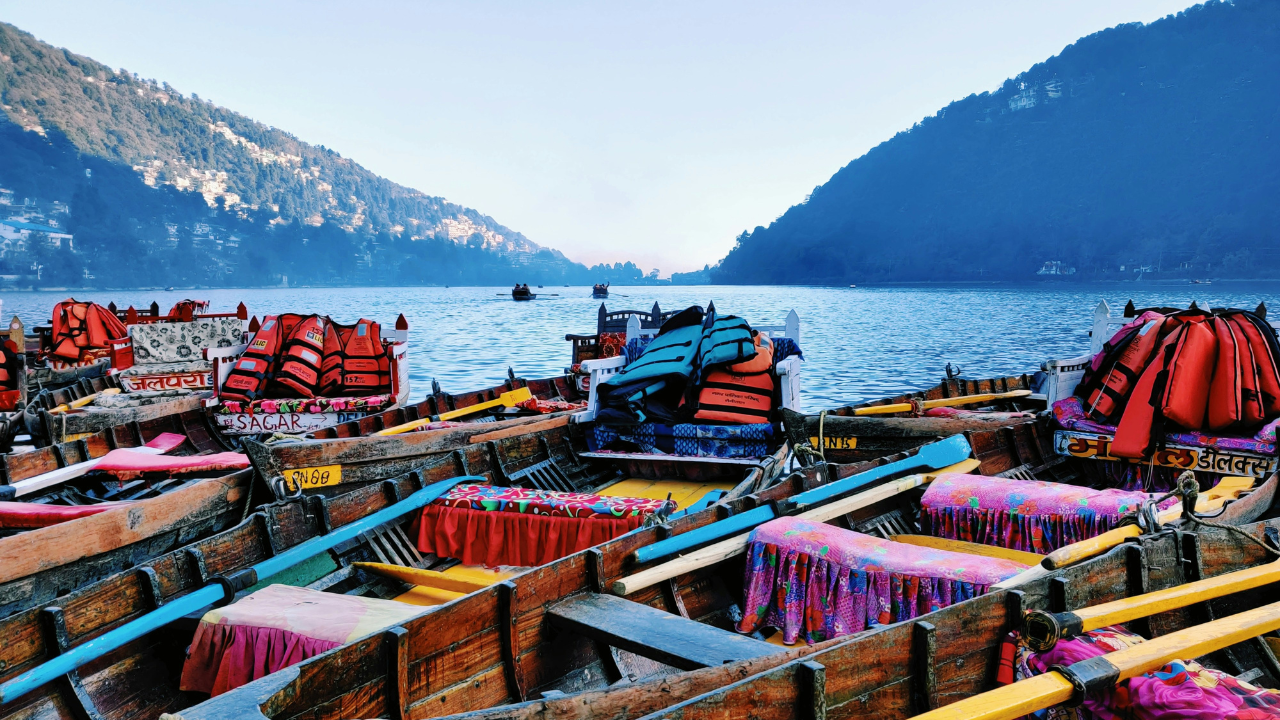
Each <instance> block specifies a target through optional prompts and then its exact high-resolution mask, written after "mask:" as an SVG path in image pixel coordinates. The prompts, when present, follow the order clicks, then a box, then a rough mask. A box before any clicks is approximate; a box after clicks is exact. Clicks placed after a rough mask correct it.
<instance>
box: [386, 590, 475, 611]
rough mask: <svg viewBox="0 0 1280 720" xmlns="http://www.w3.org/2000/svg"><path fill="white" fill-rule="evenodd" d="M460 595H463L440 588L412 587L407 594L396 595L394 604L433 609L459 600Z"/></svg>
mask: <svg viewBox="0 0 1280 720" xmlns="http://www.w3.org/2000/svg"><path fill="white" fill-rule="evenodd" d="M462 595H463V593H460V592H450V591H449V590H441V589H440V588H430V587H413V588H409V592H406V593H404V594H401V595H397V596H396V597H395V598H394V599H395V601H396V602H402V603H408V604H409V605H421V606H423V607H435V606H436V605H443V604H445V603H447V602H449V601H450V600H454V599H457V598H460V597H462Z"/></svg>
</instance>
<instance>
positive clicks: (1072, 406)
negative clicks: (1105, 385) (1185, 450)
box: [1053, 396, 1280, 455]
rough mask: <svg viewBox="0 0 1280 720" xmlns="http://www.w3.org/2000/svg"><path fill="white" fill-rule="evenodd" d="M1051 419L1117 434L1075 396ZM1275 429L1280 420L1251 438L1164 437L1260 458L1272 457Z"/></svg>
mask: <svg viewBox="0 0 1280 720" xmlns="http://www.w3.org/2000/svg"><path fill="white" fill-rule="evenodd" d="M1053 417H1054V420H1056V421H1057V423H1058V425H1059V426H1061V427H1062V428H1063V429H1064V430H1076V431H1079V432H1091V433H1101V434H1103V435H1115V434H1116V426H1115V425H1104V424H1102V423H1099V422H1094V421H1092V420H1090V419H1089V418H1088V416H1087V415H1086V414H1085V412H1084V401H1082V400H1081V399H1080V398H1078V397H1075V396H1071V397H1066V398H1063V399H1061V400H1059V401H1058V402H1056V403H1054V404H1053ZM1277 426H1280V418H1278V419H1276V420H1272V421H1271V422H1269V423H1267V424H1266V425H1264V426H1263V427H1262V429H1261V430H1259V431H1258V434H1257V435H1254V436H1253V437H1252V438H1243V437H1222V436H1215V435H1206V434H1204V433H1201V432H1195V431H1188V432H1177V433H1166V434H1165V436H1164V437H1165V440H1166V441H1167V442H1171V443H1178V444H1180V445H1193V446H1195V447H1206V448H1218V449H1221V450H1243V451H1245V452H1252V453H1258V454H1260V455H1275V454H1276V427H1277Z"/></svg>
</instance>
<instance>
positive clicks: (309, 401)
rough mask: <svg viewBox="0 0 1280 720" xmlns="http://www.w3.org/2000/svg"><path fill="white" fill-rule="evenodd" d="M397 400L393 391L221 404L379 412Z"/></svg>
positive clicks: (245, 409)
mask: <svg viewBox="0 0 1280 720" xmlns="http://www.w3.org/2000/svg"><path fill="white" fill-rule="evenodd" d="M395 400H396V398H395V396H394V395H369V396H366V397H334V398H331V397H318V398H296V399H294V398H286V399H273V398H267V399H265V400H254V401H253V402H247V403H246V402H240V401H239V400H223V401H222V403H221V404H220V405H218V412H219V413H221V414H224V415H226V414H235V413H249V414H250V415H271V414H288V413H329V412H342V413H347V412H364V413H370V412H377V411H378V410H381V409H383V408H385V407H387V406H388V405H391V404H392V403H394V402H395Z"/></svg>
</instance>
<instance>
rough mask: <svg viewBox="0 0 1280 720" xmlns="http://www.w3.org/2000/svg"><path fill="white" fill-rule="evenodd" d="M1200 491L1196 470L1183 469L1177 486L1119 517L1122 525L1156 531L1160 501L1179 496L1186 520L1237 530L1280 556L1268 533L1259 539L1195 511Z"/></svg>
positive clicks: (1158, 521) (1147, 531) (1219, 528)
mask: <svg viewBox="0 0 1280 720" xmlns="http://www.w3.org/2000/svg"><path fill="white" fill-rule="evenodd" d="M1199 495H1200V483H1199V481H1197V480H1196V475H1195V473H1193V472H1191V471H1190V470H1184V471H1183V472H1182V474H1181V475H1179V476H1178V484H1177V487H1175V488H1174V489H1173V490H1170V491H1169V492H1167V493H1165V494H1164V495H1162V496H1160V497H1158V498H1155V499H1152V500H1148V501H1147V502H1144V503H1143V504H1142V507H1141V508H1140V509H1139V510H1138V511H1137V512H1136V513H1134V514H1132V515H1127V516H1125V517H1124V518H1123V519H1122V520H1121V521H1120V525H1129V524H1133V523H1136V524H1137V525H1138V527H1140V528H1142V531H1143V532H1144V533H1150V532H1156V531H1158V530H1159V529H1160V520H1159V519H1158V514H1159V506H1160V503H1162V502H1164V501H1165V500H1168V499H1170V498H1178V499H1179V500H1181V501H1182V517H1183V519H1185V520H1186V521H1187V522H1189V523H1191V524H1192V525H1199V526H1201V527H1210V528H1216V529H1218V530H1225V531H1227V532H1229V533H1234V534H1236V535H1239V536H1240V537H1242V538H1244V539H1246V540H1248V541H1249V542H1252V543H1254V544H1256V545H1257V546H1259V547H1261V548H1262V549H1263V550H1266V551H1267V552H1268V553H1270V554H1272V555H1276V556H1280V548H1277V547H1276V546H1275V545H1272V544H1271V542H1270V540H1271V538H1270V537H1269V536H1267V535H1265V534H1264V536H1263V539H1258V538H1257V537H1256V536H1254V535H1252V534H1250V533H1248V532H1245V531H1244V530H1242V529H1240V528H1239V527H1237V526H1235V525H1228V524H1226V523H1218V522H1213V521H1212V520H1206V519H1204V518H1202V517H1200V516H1198V515H1196V513H1195V507H1196V498H1197V497H1198V496H1199Z"/></svg>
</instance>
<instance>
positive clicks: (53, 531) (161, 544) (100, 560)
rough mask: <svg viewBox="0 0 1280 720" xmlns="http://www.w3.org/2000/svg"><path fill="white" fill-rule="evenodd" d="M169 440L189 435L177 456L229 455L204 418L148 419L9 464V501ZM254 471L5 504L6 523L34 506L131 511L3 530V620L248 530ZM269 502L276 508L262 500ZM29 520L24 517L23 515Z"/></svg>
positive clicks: (103, 486) (2, 478) (156, 480)
mask: <svg viewBox="0 0 1280 720" xmlns="http://www.w3.org/2000/svg"><path fill="white" fill-rule="evenodd" d="M166 433H174V434H176V435H178V436H179V437H185V438H186V440H185V441H184V442H182V444H181V446H180V447H178V448H177V449H176V450H174V451H173V452H172V453H171V454H173V455H192V454H208V453H214V452H222V451H225V450H226V449H227V448H226V447H225V446H223V445H221V443H220V442H219V440H218V438H217V436H216V435H215V434H213V433H211V432H209V431H208V428H207V427H206V425H205V423H204V416H203V414H202V413H200V412H199V411H193V412H187V413H182V414H178V415H169V416H164V417H160V418H153V419H144V420H141V421H135V422H132V423H129V424H127V425H121V426H117V427H114V428H111V429H109V430H103V431H99V432H97V433H94V434H92V435H89V436H88V437H85V438H81V439H78V440H75V441H72V442H67V443H60V444H57V445H53V446H50V447H45V448H40V449H35V450H31V451H29V452H25V453H18V454H7V455H4V456H0V493H4V492H5V491H8V490H13V489H15V488H20V487H22V486H23V485H28V484H31V483H32V482H33V481H40V480H41V479H42V478H49V477H51V476H55V475H58V474H61V472H62V471H66V470H75V469H76V467H77V466H78V465H80V464H82V463H86V462H88V461H92V460H94V459H95V458H101V457H103V456H105V455H107V454H108V453H109V452H111V451H112V450H115V449H117V448H134V447H139V446H142V445H144V444H146V443H148V442H150V441H153V440H156V439H157V438H159V437H160V436H162V435H164V434H166ZM252 478H253V471H252V470H248V469H246V470H240V471H231V470H229V471H221V472H214V473H196V474H185V475H182V476H164V477H147V476H144V478H142V479H136V480H130V481H128V482H109V481H106V480H104V479H103V478H101V477H95V476H92V475H85V476H81V477H78V478H76V479H73V480H69V481H66V482H64V483H59V484H55V485H50V486H48V487H47V488H45V489H42V490H40V491H38V492H33V493H31V494H29V495H24V496H21V497H18V498H17V499H18V500H20V501H22V502H21V503H0V506H3V507H4V510H2V511H0V525H11V524H12V523H11V522H8V520H10V519H11V518H10V517H9V515H10V514H11V513H13V512H14V511H21V510H23V509H24V508H25V507H28V506H30V507H38V508H44V509H48V510H50V511H58V510H59V509H65V510H68V511H69V510H71V509H72V508H84V507H92V506H94V505H96V504H98V503H101V502H107V501H111V502H114V501H127V502H129V504H128V505H127V506H123V507H120V508H117V509H113V510H109V511H106V512H101V513H98V514H94V515H90V516H87V517H81V518H78V519H73V520H68V521H66V522H61V523H58V524H54V525H50V526H47V527H41V528H39V529H31V530H25V531H22V530H18V529H12V528H10V529H8V530H0V617H3V616H7V615H11V614H13V613H14V612H16V611H19V610H23V609H26V608H28V607H32V606H34V605H37V604H40V603H48V602H52V601H53V600H54V599H55V598H57V597H60V596H61V595H63V594H65V593H67V592H68V591H71V590H75V589H76V588H78V587H81V586H83V585H86V584H88V583H91V582H94V581H96V580H99V579H101V578H103V577H106V576H107V575H110V574H112V573H115V572H119V571H120V570H122V569H124V568H127V567H131V566H133V565H136V564H138V563H140V562H144V561H146V560H149V559H150V558H153V557H155V556H157V555H160V554H162V553H165V552H169V551H170V550H172V549H174V548H176V547H179V546H181V545H185V544H187V543H189V542H191V541H193V540H196V539H198V538H201V537H206V536H208V535H211V534H213V533H215V532H220V531H222V530H225V529H226V528H228V527H231V526H232V525H234V524H236V523H237V522H239V521H240V520H241V519H242V518H243V517H244V515H245V514H246V504H248V503H251V502H252V501H251V498H250V495H251V493H250V483H251V482H252ZM258 496H259V498H260V499H261V500H262V501H265V500H268V499H269V496H268V495H267V493H265V492H261V491H260V492H259V495H258ZM18 514H21V513H18Z"/></svg>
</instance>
